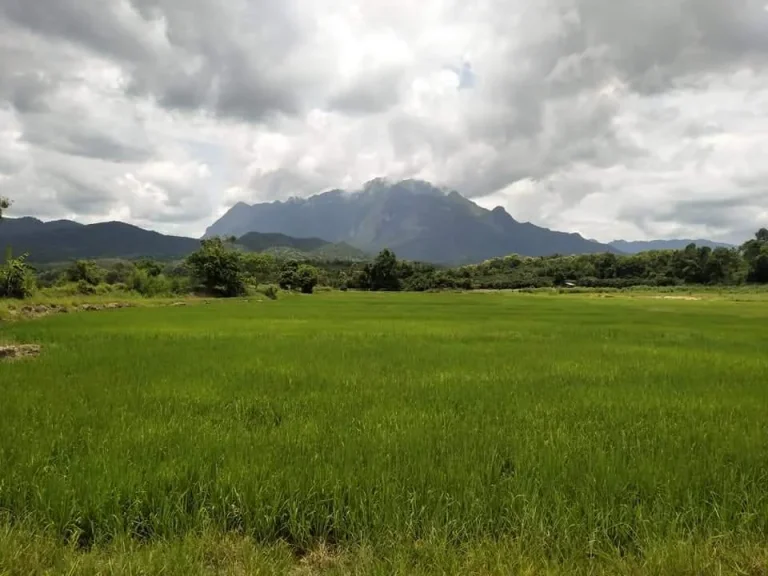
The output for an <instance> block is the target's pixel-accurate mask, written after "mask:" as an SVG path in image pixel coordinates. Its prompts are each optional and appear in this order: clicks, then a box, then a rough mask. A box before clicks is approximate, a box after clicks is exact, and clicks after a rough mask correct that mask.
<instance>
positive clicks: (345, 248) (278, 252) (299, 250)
mask: <svg viewBox="0 0 768 576" xmlns="http://www.w3.org/2000/svg"><path fill="white" fill-rule="evenodd" d="M237 245H238V246H240V247H242V248H244V249H246V250H248V251H251V252H267V253H269V254H272V255H273V256H275V257H277V258H281V259H295V260H322V261H330V260H345V261H361V260H369V259H370V255H369V254H366V253H365V252H363V251H362V250H358V249H357V248H354V247H352V246H350V245H349V244H346V243H345V242H338V243H335V244H334V243H332V242H327V241H325V240H321V239H320V238H294V237H293V236H286V235H285V234H277V233H264V234H262V233H261V232H249V233H248V234H246V235H245V236H242V237H241V238H239V239H238V240H237Z"/></svg>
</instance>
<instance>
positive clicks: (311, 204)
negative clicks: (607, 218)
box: [205, 179, 618, 264]
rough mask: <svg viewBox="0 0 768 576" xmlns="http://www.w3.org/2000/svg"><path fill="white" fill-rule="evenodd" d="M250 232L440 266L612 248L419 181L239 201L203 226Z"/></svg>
mask: <svg viewBox="0 0 768 576" xmlns="http://www.w3.org/2000/svg"><path fill="white" fill-rule="evenodd" d="M251 231H258V232H261V233H280V234H286V235H289V236H298V235H301V236H313V237H319V238H324V239H326V240H328V241H331V242H346V243H347V244H350V245H351V246H354V247H355V248H358V249H360V250H363V251H365V252H368V253H374V252H377V251H378V250H381V249H382V248H390V249H392V250H393V251H394V252H396V253H397V255H398V256H400V257H402V258H405V259H408V260H420V261H425V262H434V263H441V264H443V263H444V264H463V263H472V262H480V261H483V260H487V259H489V258H493V257H497V256H505V255H507V254H511V253H517V254H521V255H524V256H547V255H552V254H585V253H598V252H614V253H617V252H618V250H616V249H615V248H614V247H612V246H609V245H607V244H600V243H598V242H595V241H592V240H587V239H585V238H583V237H582V236H580V235H578V234H569V233H564V232H556V231H552V230H548V229H546V228H541V227H539V226H535V225H533V224H529V223H520V222H517V221H516V220H515V219H514V218H512V216H510V215H509V214H508V213H507V211H506V210H504V209H503V208H501V207H497V208H495V209H493V210H486V209H485V208H482V207H480V206H478V205H477V204H475V203H474V202H472V201H471V200H468V199H467V198H464V197H463V196H461V195H460V194H459V193H458V192H455V191H451V192H448V191H446V190H444V189H441V188H438V187H436V186H433V185H432V184H430V183H428V182H423V181H420V180H405V181H402V182H397V183H390V182H388V181H387V180H384V179H376V180H372V181H371V182H368V183H367V184H366V185H365V186H364V187H363V189H362V190H360V191H357V192H344V191H342V190H332V191H330V192H325V193H322V194H318V195H316V196H312V197H310V198H307V199H298V198H292V199H290V200H287V201H283V202H280V201H278V202H272V203H263V204H255V205H253V206H249V205H248V204H244V203H239V204H237V205H235V206H233V207H232V209H230V210H229V212H227V213H226V214H225V215H224V216H223V217H222V218H221V219H219V220H218V221H217V222H215V223H214V224H213V225H212V226H211V227H210V228H208V230H207V231H206V234H205V235H206V237H208V236H218V235H225V236H228V235H234V236H242V235H244V234H247V233H248V232H251Z"/></svg>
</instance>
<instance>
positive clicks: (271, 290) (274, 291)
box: [261, 284, 279, 300]
mask: <svg viewBox="0 0 768 576" xmlns="http://www.w3.org/2000/svg"><path fill="white" fill-rule="evenodd" d="M261 293H262V294H264V296H266V297H267V298H269V299H270V300H277V295H278V293H279V289H278V288H277V286H275V285H274V284H269V285H268V286H265V287H264V288H262V289H261Z"/></svg>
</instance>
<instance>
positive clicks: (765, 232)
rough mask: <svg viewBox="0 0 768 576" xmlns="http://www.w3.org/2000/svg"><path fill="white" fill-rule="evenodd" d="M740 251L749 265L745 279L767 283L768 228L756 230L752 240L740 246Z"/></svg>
mask: <svg viewBox="0 0 768 576" xmlns="http://www.w3.org/2000/svg"><path fill="white" fill-rule="evenodd" d="M741 252H742V254H743V255H744V260H745V261H746V262H747V266H748V267H749V270H748V275H747V280H749V281H750V282H759V283H761V284H765V283H768V229H766V228H761V229H760V230H758V231H757V233H756V234H755V238H754V240H750V241H749V242H746V243H745V244H744V245H743V246H742V247H741Z"/></svg>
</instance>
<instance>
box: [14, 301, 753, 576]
mask: <svg viewBox="0 0 768 576" xmlns="http://www.w3.org/2000/svg"><path fill="white" fill-rule="evenodd" d="M764 304H765V302H764V300H763V301H758V302H751V303H750V302H735V301H734V302H731V301H722V300H702V301H682V300H666V299H661V298H654V297H644V298H632V299H630V298H594V297H589V296H579V295H576V296H571V295H564V296H559V297H549V296H544V295H525V294H515V295H508V294H455V293H444V294H431V295H421V294H381V293H376V294H367V293H346V294H342V293H338V292H336V293H327V294H323V295H321V296H317V297H314V298H311V299H310V298H299V297H286V298H282V299H281V300H279V301H278V302H274V303H273V302H267V301H263V302H261V303H253V304H250V305H244V304H243V303H242V302H232V303H217V304H215V305H211V306H190V307H183V308H155V309H151V310H150V309H143V308H135V309H128V310H119V311H114V312H110V313H104V314H100V313H96V314H80V315H60V316H55V317H50V318H46V319H43V320H40V321H36V322H26V323H16V324H11V325H6V326H4V327H3V328H2V332H1V333H0V337H2V339H4V340H6V341H11V342H35V343H38V344H41V345H42V346H43V354H42V355H41V356H40V357H39V358H37V359H35V360H33V361H32V360H30V361H19V362H14V363H0V389H1V390H0V393H2V397H3V401H2V402H0V516H2V517H3V519H0V573H10V574H16V573H19V574H28V573H46V571H48V570H50V571H53V572H54V573H75V574H77V573H79V574H88V573H104V572H106V573H111V572H114V571H118V572H125V573H169V574H182V573H183V574H195V573H211V574H213V573H275V574H285V573H291V572H292V571H295V572H296V573H302V571H304V572H306V573H326V572H327V573H336V574H343V573H349V574H360V573H379V574H419V573H421V574H433V573H448V574H467V573H471V574H509V573H528V574H539V573H563V574H573V573H584V574H587V573H590V574H601V573H602V574H621V573H628V574H630V573H631V574H641V573H656V574H692V575H693V574H707V573H726V574H727V573H734V574H735V573H740V574H762V573H764V572H765V570H766V568H768V564H767V562H768V547H767V546H766V544H765V543H766V534H768V499H766V497H765V494H766V477H765V470H766V469H768V440H767V439H768V430H767V429H766V419H765V414H766V411H767V410H768V389H767V388H766V387H765V385H764V379H765V360H764V350H765V349H766V347H767V346H768V309H766V307H765V305H764ZM212 331H215V337H214V336H212V335H211V333H212ZM299 353H300V356H297V354H299ZM299 358H300V359H299Z"/></svg>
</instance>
